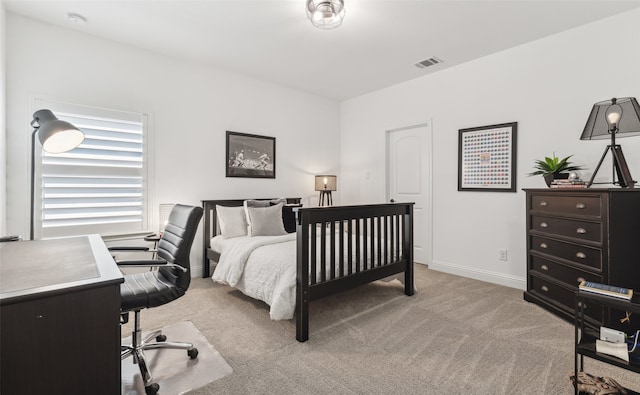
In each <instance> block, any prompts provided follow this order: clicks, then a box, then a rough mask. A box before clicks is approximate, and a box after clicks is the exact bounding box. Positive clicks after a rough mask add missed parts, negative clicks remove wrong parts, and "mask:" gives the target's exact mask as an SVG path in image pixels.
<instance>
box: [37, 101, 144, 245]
mask: <svg viewBox="0 0 640 395" xmlns="http://www.w3.org/2000/svg"><path fill="white" fill-rule="evenodd" d="M61 107H62V108H63V109H64V110H68V109H69V108H64V107H65V106H61ZM72 109H73V110H76V111H64V110H59V111H56V110H54V109H52V111H53V112H54V114H55V115H56V116H57V117H58V119H61V120H64V121H67V122H70V123H71V124H73V125H74V126H76V127H77V128H78V129H80V130H81V131H82V132H84V134H85V140H84V141H83V143H82V144H81V145H80V146H78V147H77V148H75V149H73V150H71V151H69V152H65V153H61V154H50V153H47V152H44V151H42V156H41V172H40V175H41V177H40V178H39V181H41V184H40V192H41V194H40V198H41V199H40V205H39V209H40V216H39V218H40V220H41V221H40V224H39V225H40V227H39V228H40V229H39V230H40V232H39V233H40V237H42V238H47V237H59V236H70V235H78V234H88V233H99V234H101V235H102V236H107V235H124V234H131V233H136V232H141V231H145V230H146V229H148V226H147V225H148V224H147V202H148V200H149V197H148V196H147V194H146V189H147V188H146V187H147V169H146V168H147V165H146V155H145V153H146V148H145V128H146V125H145V121H146V117H145V116H144V115H143V114H135V113H128V112H126V113H125V112H121V111H113V110H102V111H101V109H95V108H87V111H85V112H84V113H83V111H81V110H82V107H80V106H76V108H72ZM78 110H80V111H78ZM101 112H102V113H103V114H102V116H100V113H101ZM36 228H38V226H36Z"/></svg>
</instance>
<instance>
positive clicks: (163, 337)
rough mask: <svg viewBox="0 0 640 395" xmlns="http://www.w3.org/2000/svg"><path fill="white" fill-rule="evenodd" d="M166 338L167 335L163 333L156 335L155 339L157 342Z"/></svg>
mask: <svg viewBox="0 0 640 395" xmlns="http://www.w3.org/2000/svg"><path fill="white" fill-rule="evenodd" d="M166 340H167V337H166V336H165V335H158V336H156V341H157V342H163V341H166Z"/></svg>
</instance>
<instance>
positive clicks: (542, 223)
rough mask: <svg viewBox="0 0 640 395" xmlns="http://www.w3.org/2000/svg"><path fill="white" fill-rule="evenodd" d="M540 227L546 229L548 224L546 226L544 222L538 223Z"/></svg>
mask: <svg viewBox="0 0 640 395" xmlns="http://www.w3.org/2000/svg"><path fill="white" fill-rule="evenodd" d="M540 227H541V228H548V227H549V224H547V223H546V222H540Z"/></svg>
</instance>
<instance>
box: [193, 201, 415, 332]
mask: <svg viewBox="0 0 640 395" xmlns="http://www.w3.org/2000/svg"><path fill="white" fill-rule="evenodd" d="M259 200H270V199H259ZM243 201H244V199H242V200H240V199H239V200H203V201H202V205H203V208H204V232H203V238H204V240H203V246H204V247H203V248H204V255H203V256H204V270H203V277H209V276H210V262H218V260H219V258H220V255H219V254H218V253H216V252H214V251H212V250H211V248H210V247H209V243H210V240H211V238H212V237H213V235H217V234H219V227H218V224H217V216H216V205H220V206H242V202H243ZM287 203H288V204H298V203H300V199H299V198H288V199H287ZM294 210H295V211H296V224H297V226H296V234H297V236H296V239H297V244H296V245H297V251H296V255H297V283H296V339H297V340H298V341H300V342H304V341H307V340H308V339H309V302H311V301H313V300H316V299H320V298H322V297H324V296H328V295H331V294H334V293H337V292H341V291H344V290H347V289H351V288H354V287H357V286H360V285H363V284H366V283H369V282H372V281H376V280H380V279H383V278H385V277H388V276H391V275H394V274H398V273H403V272H404V293H405V295H409V296H411V295H413V292H414V285H413V203H385V204H371V205H358V206H333V207H311V208H304V207H299V208H295V209H294ZM367 238H369V240H373V242H361V241H360V240H367ZM318 273H319V274H318Z"/></svg>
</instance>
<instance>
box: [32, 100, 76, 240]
mask: <svg viewBox="0 0 640 395" xmlns="http://www.w3.org/2000/svg"><path fill="white" fill-rule="evenodd" d="M31 126H33V134H32V135H31V227H30V229H29V240H33V238H34V223H35V215H36V214H35V205H36V197H35V189H36V186H35V163H36V159H35V157H36V135H37V136H38V140H40V144H42V149H43V150H45V151H46V152H49V153H52V154H60V153H63V152H67V151H71V150H72V149H74V148H76V147H77V146H79V145H80V144H82V142H83V141H84V133H82V132H81V131H80V130H79V129H78V128H76V127H75V126H73V125H72V124H70V123H69V122H65V121H61V120H59V119H58V118H56V116H55V115H53V112H51V110H38V111H36V112H35V113H33V121H31Z"/></svg>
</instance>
